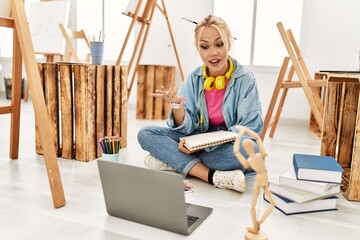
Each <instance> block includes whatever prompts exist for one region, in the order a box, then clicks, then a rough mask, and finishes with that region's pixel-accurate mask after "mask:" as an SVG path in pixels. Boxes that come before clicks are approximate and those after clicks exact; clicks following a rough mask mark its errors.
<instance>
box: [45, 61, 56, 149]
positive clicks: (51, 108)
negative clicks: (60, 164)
mask: <svg viewBox="0 0 360 240" xmlns="http://www.w3.org/2000/svg"><path fill="white" fill-rule="evenodd" d="M44 66H45V69H44V70H45V99H46V105H47V113H48V116H49V120H50V128H51V131H52V136H53V142H54V146H55V151H56V155H57V156H60V154H59V150H60V149H59V145H60V144H59V92H58V91H59V88H58V82H59V81H58V71H57V65H56V64H51V63H48V64H45V65H44Z"/></svg>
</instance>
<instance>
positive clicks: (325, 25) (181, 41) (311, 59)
mask: <svg viewBox="0 0 360 240" xmlns="http://www.w3.org/2000/svg"><path fill="white" fill-rule="evenodd" d="M219 1H220V0H219ZM165 5H166V9H167V11H168V15H169V21H170V24H171V28H172V31H173V34H174V37H175V42H176V45H177V48H178V52H179V56H180V61H181V64H182V68H183V71H184V74H185V76H187V75H188V74H189V73H190V72H191V71H192V70H193V69H194V68H195V67H197V66H198V65H199V64H201V60H200V58H199V57H198V54H197V53H196V50H195V47H194V43H193V41H194V38H193V36H194V34H193V30H194V27H195V25H194V24H192V23H189V22H187V21H185V20H183V19H181V18H182V17H185V18H188V19H191V20H194V21H199V20H201V19H202V18H204V17H205V16H207V15H208V14H209V13H211V12H212V8H213V1H209V0H196V1H193V0H181V1H179V0H178V1H174V0H165ZM359 12H360V1H359V0H342V1H339V0H304V10H303V14H304V18H303V24H302V29H301V39H300V43H299V45H300V48H301V51H302V53H303V57H304V59H305V61H306V63H307V65H308V68H309V70H310V73H311V75H312V76H313V74H314V72H315V71H317V70H321V69H333V70H358V69H357V68H356V65H355V63H356V54H357V51H359V47H360V14H359ZM283 24H284V27H285V28H291V26H288V25H287V24H286V23H285V22H283ZM274 37H278V38H279V40H280V37H279V33H278V32H274ZM280 41H281V40H280ZM169 45H170V46H169ZM3 60H4V59H1V63H2V65H3V68H4V69H3V71H2V72H0V79H1V81H0V90H2V91H4V84H3V83H1V82H2V77H3V76H2V75H3V74H4V73H6V72H11V69H10V66H11V64H10V60H9V59H7V60H6V61H7V62H4V61H3ZM142 63H144V64H164V65H175V66H177V62H176V58H175V54H174V52H173V48H172V45H171V39H170V35H169V31H168V27H167V25H166V20H165V18H164V17H163V15H161V13H160V12H159V11H158V9H156V11H155V15H154V19H153V23H152V24H151V27H150V33H149V36H148V38H147V42H146V46H145V50H144V53H143V56H142ZM251 70H252V71H253V72H254V74H255V76H256V78H257V80H258V85H259V89H260V92H261V100H262V105H263V113H264V114H265V113H266V111H267V108H268V104H269V101H270V98H271V95H272V92H273V89H274V85H275V82H276V79H277V74H278V70H279V69H275V70H274V69H266V68H258V67H256V68H251ZM176 79H177V81H178V82H180V81H181V78H180V74H179V70H178V69H177V72H176ZM135 101H136V84H134V88H133V90H132V93H131V96H130V99H129V104H130V105H133V104H135ZM309 115H310V110H309V106H308V103H307V101H306V98H305V96H304V94H303V92H302V90H301V89H290V91H289V94H288V97H287V100H286V102H285V106H284V109H283V112H282V115H281V117H283V118H295V119H308V118H309Z"/></svg>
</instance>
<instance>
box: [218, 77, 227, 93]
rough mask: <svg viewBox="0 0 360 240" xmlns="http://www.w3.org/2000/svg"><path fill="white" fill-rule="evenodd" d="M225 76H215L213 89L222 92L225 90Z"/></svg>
mask: <svg viewBox="0 0 360 240" xmlns="http://www.w3.org/2000/svg"><path fill="white" fill-rule="evenodd" d="M225 83H226V81H225V76H217V77H216V79H215V88H216V89H217V90H223V89H224V88H225Z"/></svg>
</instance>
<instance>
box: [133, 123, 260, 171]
mask: <svg viewBox="0 0 360 240" xmlns="http://www.w3.org/2000/svg"><path fill="white" fill-rule="evenodd" d="M184 136H185V135H184V134H181V133H179V132H177V131H174V130H171V129H170V128H168V127H161V126H146V127H143V128H142V129H140V131H139V133H138V136H137V137H138V141H139V143H140V146H141V147H142V148H143V149H144V150H145V151H148V152H149V153H150V154H151V155H153V156H154V157H156V158H157V159H159V160H160V161H162V162H163V163H165V164H167V165H169V166H170V167H172V168H174V169H175V170H176V171H178V172H179V173H181V174H183V175H185V176H186V175H187V174H188V172H189V171H190V169H191V168H192V167H193V166H194V165H195V164H197V163H199V162H201V163H203V164H204V165H205V166H206V167H208V168H209V169H213V170H221V171H231V170H237V169H240V170H242V171H243V172H244V173H245V175H254V172H253V170H252V169H247V170H246V169H244V168H243V166H242V164H241V163H240V162H239V161H238V160H237V158H236V157H235V156H234V154H233V146H234V144H233V142H231V143H225V144H222V145H221V146H219V147H218V148H216V149H215V150H213V151H211V152H207V151H199V152H196V153H194V154H190V155H188V154H185V153H183V152H181V151H180V150H179V149H178V147H179V141H180V140H179V138H181V137H184ZM244 139H245V138H242V140H241V142H242V141H243V140H244ZM240 145H242V144H240ZM254 146H255V149H256V151H258V150H257V145H256V143H255V142H254ZM240 151H241V154H242V155H243V156H244V157H245V158H247V157H248V154H247V153H246V152H245V151H244V150H243V148H241V147H240Z"/></svg>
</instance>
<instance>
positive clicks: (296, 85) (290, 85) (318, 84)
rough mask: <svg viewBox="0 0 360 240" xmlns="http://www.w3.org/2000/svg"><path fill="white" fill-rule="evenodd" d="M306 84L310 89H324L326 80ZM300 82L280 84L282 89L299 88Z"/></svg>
mask: <svg viewBox="0 0 360 240" xmlns="http://www.w3.org/2000/svg"><path fill="white" fill-rule="evenodd" d="M307 84H308V85H309V87H310V88H319V87H324V86H326V84H327V80H317V81H315V80H311V81H310V80H309V81H307ZM301 86H302V85H301V82H299V81H291V82H283V83H282V84H281V87H282V88H300V87H301Z"/></svg>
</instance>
